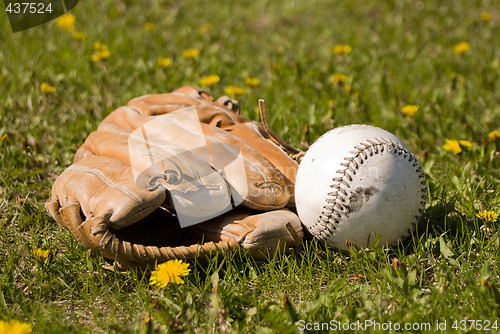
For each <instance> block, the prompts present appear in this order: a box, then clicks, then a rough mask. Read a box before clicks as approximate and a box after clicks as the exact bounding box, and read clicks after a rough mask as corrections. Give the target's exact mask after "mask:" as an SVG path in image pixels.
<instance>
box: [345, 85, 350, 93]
mask: <svg viewBox="0 0 500 334" xmlns="http://www.w3.org/2000/svg"><path fill="white" fill-rule="evenodd" d="M351 90H352V85H351V84H347V85H345V87H344V91H345V92H346V93H347V94H349V93H350V92H351Z"/></svg>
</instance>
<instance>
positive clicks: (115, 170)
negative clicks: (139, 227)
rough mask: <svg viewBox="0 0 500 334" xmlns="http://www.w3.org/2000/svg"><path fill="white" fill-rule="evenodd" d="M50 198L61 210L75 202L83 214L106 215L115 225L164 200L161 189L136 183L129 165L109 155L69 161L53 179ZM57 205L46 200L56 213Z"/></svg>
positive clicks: (142, 214)
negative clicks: (140, 185) (142, 186)
mask: <svg viewBox="0 0 500 334" xmlns="http://www.w3.org/2000/svg"><path fill="white" fill-rule="evenodd" d="M52 198H53V199H58V201H59V205H60V206H61V209H59V211H61V210H63V209H64V208H65V207H66V206H68V205H73V204H75V203H78V205H79V206H80V207H81V211H82V215H83V216H84V218H83V219H82V220H85V217H87V218H88V217H105V218H106V220H107V221H108V222H109V224H111V225H112V226H114V227H115V228H121V227H124V226H127V225H130V224H133V223H134V222H136V221H138V220H140V219H142V218H144V217H146V216H147V215H148V214H150V213H151V212H153V211H154V210H155V209H156V208H157V207H158V206H160V205H161V204H162V203H163V202H164V201H165V192H164V191H163V190H162V189H158V190H155V191H149V190H147V189H143V188H141V187H138V186H137V185H136V183H135V181H134V177H133V175H132V170H131V168H130V166H128V165H126V164H124V163H122V162H120V161H118V160H116V159H112V158H109V157H101V156H95V155H93V156H87V157H86V158H84V159H82V160H80V161H79V162H77V163H75V164H73V165H71V166H70V167H69V168H68V169H66V170H65V171H64V172H63V173H62V174H61V175H60V176H59V178H58V179H57V180H56V182H55V183H54V185H53V188H52ZM55 208H56V205H55V204H54V203H53V200H52V201H50V202H49V211H50V212H51V213H52V212H54V214H53V216H54V218H55V219H56V220H58V221H59V220H60V218H59V217H58V215H57V214H55V212H56V210H55Z"/></svg>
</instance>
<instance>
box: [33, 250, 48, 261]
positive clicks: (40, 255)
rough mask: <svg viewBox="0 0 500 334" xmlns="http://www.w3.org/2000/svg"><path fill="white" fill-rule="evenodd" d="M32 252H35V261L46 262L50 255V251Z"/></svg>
mask: <svg viewBox="0 0 500 334" xmlns="http://www.w3.org/2000/svg"><path fill="white" fill-rule="evenodd" d="M32 252H33V256H34V257H35V259H37V260H41V261H43V260H45V259H46V258H48V257H49V255H50V250H49V249H41V248H36V249H33V251H32Z"/></svg>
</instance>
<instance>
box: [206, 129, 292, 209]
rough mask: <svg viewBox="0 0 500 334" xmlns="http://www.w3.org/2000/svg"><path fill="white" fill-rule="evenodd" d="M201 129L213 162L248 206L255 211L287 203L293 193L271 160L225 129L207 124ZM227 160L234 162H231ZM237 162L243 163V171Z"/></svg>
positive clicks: (279, 206) (276, 207)
mask: <svg viewBox="0 0 500 334" xmlns="http://www.w3.org/2000/svg"><path fill="white" fill-rule="evenodd" d="M202 128H203V133H204V134H205V138H206V140H207V143H208V144H209V149H210V158H211V159H212V165H213V166H214V167H215V168H216V169H218V170H221V171H222V172H223V173H224V178H225V179H226V180H227V182H228V183H229V184H230V185H231V187H232V188H231V189H232V190H233V189H234V190H235V192H236V194H235V193H234V192H233V197H234V196H235V195H236V197H238V196H239V197H241V198H242V200H243V204H244V205H245V206H247V207H249V208H252V209H256V210H273V209H278V208H282V207H284V206H285V205H286V204H287V203H288V201H289V199H290V193H289V191H288V189H287V184H286V181H285V176H284V175H283V174H282V173H281V172H280V171H279V170H278V169H277V168H276V167H275V166H274V165H273V164H272V163H271V162H270V161H269V160H267V159H266V158H265V157H264V156H262V155H261V154H260V153H259V152H257V151H256V150H255V149H253V148H252V147H250V146H249V145H248V144H247V143H246V142H245V141H243V140H242V139H240V138H238V137H236V136H233V135H232V134H231V133H229V132H227V131H225V130H222V129H219V128H216V127H213V126H210V125H206V124H202ZM228 157H231V158H228ZM228 159H233V160H234V161H235V163H233V164H232V165H228V164H227V161H228ZM238 165H242V166H243V171H242V168H241V167H238ZM234 167H236V168H234Z"/></svg>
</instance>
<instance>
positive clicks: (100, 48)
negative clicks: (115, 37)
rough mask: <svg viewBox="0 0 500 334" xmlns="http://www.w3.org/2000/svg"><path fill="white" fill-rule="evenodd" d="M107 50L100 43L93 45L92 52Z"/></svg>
mask: <svg viewBox="0 0 500 334" xmlns="http://www.w3.org/2000/svg"><path fill="white" fill-rule="evenodd" d="M107 49H108V46H107V45H106V44H104V43H100V42H95V43H94V51H104V50H107Z"/></svg>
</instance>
